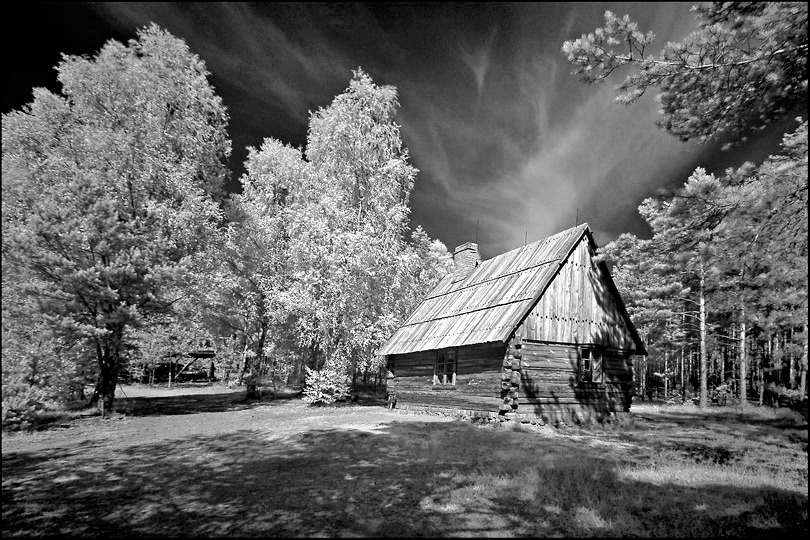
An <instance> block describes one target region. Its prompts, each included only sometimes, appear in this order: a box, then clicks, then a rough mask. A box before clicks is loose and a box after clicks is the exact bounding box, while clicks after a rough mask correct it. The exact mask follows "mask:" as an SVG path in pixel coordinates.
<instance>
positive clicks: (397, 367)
mask: <svg viewBox="0 0 810 540" xmlns="http://www.w3.org/2000/svg"><path fill="white" fill-rule="evenodd" d="M505 349H506V347H505V345H504V344H503V343H500V342H498V343H484V344H480V345H468V346H464V347H456V348H452V349H448V350H455V351H456V354H457V355H458V356H457V360H456V362H457V363H456V382H455V384H433V374H434V367H435V365H436V354H437V351H436V350H430V351H422V352H416V353H408V354H395V355H389V356H388V370H389V371H390V372H391V373H392V374H393V378H391V379H389V381H388V392H389V393H393V394H394V395H395V398H396V406H397V408H404V409H408V408H420V407H425V408H444V409H454V410H464V411H480V412H484V413H492V414H497V413H498V410H499V406H500V403H501V368H502V364H503V360H504V352H505Z"/></svg>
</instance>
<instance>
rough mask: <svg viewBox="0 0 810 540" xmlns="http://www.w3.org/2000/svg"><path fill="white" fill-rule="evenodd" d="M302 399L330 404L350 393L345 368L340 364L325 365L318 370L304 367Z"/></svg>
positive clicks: (313, 402)
mask: <svg viewBox="0 0 810 540" xmlns="http://www.w3.org/2000/svg"><path fill="white" fill-rule="evenodd" d="M305 369H306V372H307V378H306V383H305V387H304V401H306V402H307V403H309V404H312V405H315V404H318V403H320V404H322V405H331V404H332V403H334V402H335V401H339V400H342V399H346V398H347V397H349V395H350V394H351V388H350V387H349V380H348V377H347V375H346V369H345V368H344V367H343V366H340V365H327V366H324V367H323V368H322V369H320V370H316V369H311V368H309V367H308V366H307V367H306V368H305Z"/></svg>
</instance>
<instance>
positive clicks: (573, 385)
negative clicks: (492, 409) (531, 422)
mask: <svg viewBox="0 0 810 540" xmlns="http://www.w3.org/2000/svg"><path fill="white" fill-rule="evenodd" d="M580 351H581V348H580V347H579V346H577V345H573V344H553V343H539V342H533V341H530V340H523V342H522V349H521V356H522V358H521V360H522V361H521V367H520V371H521V380H520V407H519V409H518V412H519V413H520V414H521V415H527V414H528V415H534V416H543V415H547V414H549V413H558V412H565V413H570V412H585V413H596V414H597V415H602V414H606V413H617V412H628V411H629V410H630V403H631V400H632V391H633V364H632V359H631V356H630V351H621V350H615V349H606V350H604V351H603V360H602V361H603V362H604V383H594V382H578V380H577V373H578V362H579V357H580V354H581V352H580Z"/></svg>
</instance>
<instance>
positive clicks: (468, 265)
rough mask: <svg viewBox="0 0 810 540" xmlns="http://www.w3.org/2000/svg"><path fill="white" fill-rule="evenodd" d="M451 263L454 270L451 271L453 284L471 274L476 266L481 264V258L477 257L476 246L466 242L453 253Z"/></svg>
mask: <svg viewBox="0 0 810 540" xmlns="http://www.w3.org/2000/svg"><path fill="white" fill-rule="evenodd" d="M453 263H454V264H455V267H456V269H455V270H454V271H453V283H455V282H456V281H461V280H462V279H464V278H465V277H467V276H468V275H469V273H470V272H472V271H473V270H474V269H475V267H476V266H478V265H479V264H481V256H480V255H478V244H476V243H473V242H466V243H464V244H461V245H460V246H458V247H457V248H456V249H455V250H454V251H453Z"/></svg>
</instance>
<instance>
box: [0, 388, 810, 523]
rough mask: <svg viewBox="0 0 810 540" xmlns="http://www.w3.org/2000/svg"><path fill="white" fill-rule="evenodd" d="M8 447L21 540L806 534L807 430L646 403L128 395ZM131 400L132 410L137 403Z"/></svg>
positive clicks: (778, 418)
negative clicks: (618, 414) (518, 414)
mask: <svg viewBox="0 0 810 540" xmlns="http://www.w3.org/2000/svg"><path fill="white" fill-rule="evenodd" d="M125 391H126V392H127V395H128V399H126V400H124V399H121V400H120V401H119V404H118V408H119V410H120V411H121V413H118V414H115V415H113V416H112V417H109V418H105V419H102V418H100V417H98V416H93V417H81V418H74V419H73V420H70V421H66V422H63V423H61V424H57V425H56V426H54V427H52V428H50V429H47V430H43V431H36V432H29V433H6V434H4V436H3V441H2V458H3V466H2V497H3V499H2V500H3V509H2V534H3V536H4V537H11V536H35V535H70V536H102V535H103V536H113V537H119V536H304V537H322V536H328V537H336V536H337V537H345V536H355V537H356V536H361V537H362V536H432V537H443V536H449V537H458V536H466V537H470V536H473V537H481V536H498V537H511V536H540V537H545V536H658V537H661V536H664V537H686V536H689V537H706V536H752V535H753V536H775V535H783V534H786V535H787V534H800V533H805V534H806V532H807V528H808V518H807V488H808V478H807V471H808V459H807V456H808V454H807V436H808V432H807V423H806V420H804V419H803V418H802V417H801V416H799V415H797V414H796V413H793V412H791V411H788V410H779V409H776V410H773V409H767V410H766V409H762V410H760V409H754V410H752V411H750V412H748V413H746V415H745V416H743V415H741V414H740V413H739V412H738V411H735V410H734V409H725V408H712V409H709V410H708V411H705V412H704V411H698V410H697V409H694V408H688V409H687V408H683V407H660V408H658V407H651V406H644V405H639V406H634V407H633V411H634V412H633V415H632V418H631V420H630V421H629V422H626V423H624V424H621V425H613V426H611V425H608V426H604V427H600V428H593V427H591V428H585V427H561V428H553V427H549V426H542V427H541V426H532V425H530V424H513V423H511V422H507V423H504V424H478V423H473V422H470V421H465V420H461V419H454V418H450V417H444V416H439V415H424V414H407V413H405V412H398V411H393V412H392V411H387V410H386V409H385V408H384V407H383V406H380V405H379V404H377V402H370V403H363V402H362V401H361V402H360V403H358V404H353V405H351V406H338V407H308V406H307V405H306V404H305V403H303V402H302V401H301V399H300V397H297V396H296V397H282V398H279V397H277V398H275V399H272V398H265V399H263V400H260V401H254V402H247V401H245V400H244V394H243V393H240V392H234V391H228V390H225V389H219V390H217V389H213V390H212V389H199V390H196V391H195V393H190V392H189V391H188V390H183V389H174V390H172V391H166V390H155V389H152V390H149V389H139V388H134V387H132V388H125ZM123 412H126V415H124V414H122V413H123Z"/></svg>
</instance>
